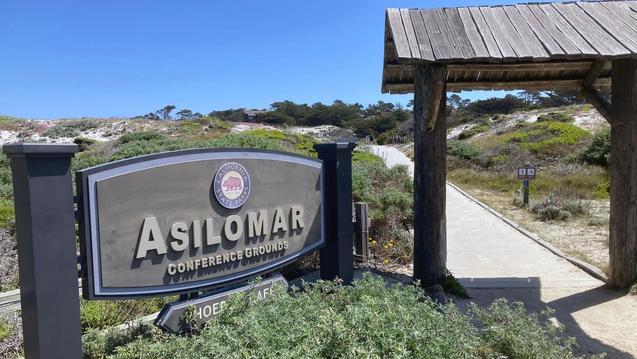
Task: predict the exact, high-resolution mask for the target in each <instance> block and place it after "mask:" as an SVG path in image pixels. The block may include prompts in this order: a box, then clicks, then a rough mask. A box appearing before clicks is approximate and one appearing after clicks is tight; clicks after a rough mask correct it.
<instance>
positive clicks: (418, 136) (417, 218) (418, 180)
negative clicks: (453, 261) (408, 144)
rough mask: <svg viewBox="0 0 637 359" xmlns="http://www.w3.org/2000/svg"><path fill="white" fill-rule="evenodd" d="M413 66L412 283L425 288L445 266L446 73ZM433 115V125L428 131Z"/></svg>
mask: <svg viewBox="0 0 637 359" xmlns="http://www.w3.org/2000/svg"><path fill="white" fill-rule="evenodd" d="M414 67H415V71H414V88H415V92H414V159H415V165H414V280H419V281H420V283H421V285H422V286H423V287H429V286H431V285H434V284H437V283H440V280H441V279H442V278H443V277H444V275H445V271H446V265H447V226H446V214H445V207H446V197H445V196H446V192H445V181H446V177H447V164H446V160H447V126H446V121H445V116H446V110H445V107H446V103H447V96H446V88H445V82H444V79H445V78H446V73H447V70H446V68H445V67H444V66H440V65H434V64H426V63H419V64H416V65H415V66H414ZM441 79H442V80H443V81H441ZM436 83H440V84H441V85H442V88H441V89H439V88H437V85H436ZM433 113H435V114H436V119H435V122H436V125H435V126H434V127H433V128H432V129H431V130H429V129H428V128H427V126H428V125H427V123H428V121H430V118H429V116H431V114H433Z"/></svg>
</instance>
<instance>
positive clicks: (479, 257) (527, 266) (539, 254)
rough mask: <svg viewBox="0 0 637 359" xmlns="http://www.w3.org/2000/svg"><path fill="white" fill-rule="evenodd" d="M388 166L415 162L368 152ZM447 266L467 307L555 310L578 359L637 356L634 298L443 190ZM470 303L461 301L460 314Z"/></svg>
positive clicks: (389, 150) (385, 150) (384, 151)
mask: <svg viewBox="0 0 637 359" xmlns="http://www.w3.org/2000/svg"><path fill="white" fill-rule="evenodd" d="M370 147H371V148H370V152H372V153H375V154H377V155H379V156H380V157H382V158H383V159H384V160H385V163H386V164H387V165H388V166H390V167H391V166H394V165H396V164H404V165H407V166H410V168H411V173H412V174H413V163H412V162H411V160H410V159H409V158H408V157H406V156H405V155H404V154H402V153H400V151H398V150H397V149H395V148H393V147H388V146H370ZM447 246H448V258H447V267H448V268H449V270H451V272H452V273H454V275H455V276H456V277H457V278H458V279H459V280H460V282H461V283H462V284H463V285H464V286H465V287H466V288H467V289H468V291H469V294H470V295H471V296H472V297H473V298H472V299H471V300H470V301H471V302H476V303H478V304H480V305H489V304H490V303H491V302H493V301H494V300H495V299H497V298H501V297H504V298H508V299H509V300H511V301H521V302H523V303H524V304H525V307H526V308H527V310H529V311H533V312H540V311H542V310H543V309H544V308H546V307H550V308H553V309H554V310H555V311H556V313H555V317H556V318H557V320H558V321H559V322H560V323H562V324H563V325H564V326H565V327H566V334H567V335H569V336H574V337H576V338H577V340H578V343H579V344H580V346H581V348H580V351H581V353H583V354H588V353H600V352H606V353H608V357H609V358H635V357H636V356H637V298H636V297H634V296H633V297H631V296H627V295H625V293H623V292H617V291H614V290H610V289H606V288H605V287H604V283H603V282H601V281H599V280H597V279H595V278H593V277H591V276H590V275H588V274H587V273H586V272H584V271H582V270H580V269H579V268H577V267H575V266H574V265H572V264H571V263H569V262H568V261H566V260H564V259H562V258H560V257H558V256H556V255H555V254H553V253H551V252H550V251H549V250H547V249H545V248H544V247H542V246H540V245H539V244H537V243H536V242H534V241H533V240H531V239H530V238H528V237H526V236H524V235H523V234H522V233H520V232H518V231H517V230H515V229H514V228H513V227H511V226H510V225H508V224H507V223H505V222H504V221H502V220H501V219H500V218H498V217H496V216H494V215H493V214H491V213H490V212H488V211H487V210H486V209H484V208H482V207H480V206H479V205H478V204H476V203H475V202H473V201H472V200H470V199H469V198H467V197H466V196H464V195H463V194H461V193H460V192H459V191H457V190H455V189H453V188H452V187H450V186H447ZM470 301H460V302H459V305H460V306H461V307H464V306H466V305H467V304H468V303H469V302H470Z"/></svg>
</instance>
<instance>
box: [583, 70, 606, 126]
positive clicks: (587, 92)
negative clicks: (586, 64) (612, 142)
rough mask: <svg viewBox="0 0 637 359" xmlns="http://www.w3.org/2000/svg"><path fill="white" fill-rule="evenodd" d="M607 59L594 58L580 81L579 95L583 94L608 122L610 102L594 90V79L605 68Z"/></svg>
mask: <svg viewBox="0 0 637 359" xmlns="http://www.w3.org/2000/svg"><path fill="white" fill-rule="evenodd" d="M607 63H608V61H607V60H595V61H594V62H593V64H592V65H591V67H590V69H589V70H588V73H587V74H586V78H584V81H582V88H581V89H580V96H584V97H585V98H586V99H587V100H588V102H590V103H591V105H593V107H595V109H597V112H599V113H600V114H601V115H602V116H603V117H604V118H605V119H606V121H608V122H610V112H611V110H610V104H609V103H608V101H606V100H605V99H604V98H603V97H602V96H601V95H600V94H599V92H598V91H597V90H595V88H594V85H595V81H597V78H598V77H599V75H601V73H602V72H603V71H604V68H606V64H607Z"/></svg>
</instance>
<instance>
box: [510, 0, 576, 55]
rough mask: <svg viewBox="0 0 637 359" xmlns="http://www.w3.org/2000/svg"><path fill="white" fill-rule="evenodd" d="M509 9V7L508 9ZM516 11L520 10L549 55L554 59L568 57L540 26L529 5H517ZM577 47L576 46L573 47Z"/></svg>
mask: <svg viewBox="0 0 637 359" xmlns="http://www.w3.org/2000/svg"><path fill="white" fill-rule="evenodd" d="M508 8H509V7H507V9H508ZM515 9H516V10H518V12H519V14H520V16H521V17H522V19H524V21H525V22H526V24H527V25H528V26H529V29H530V30H531V31H533V33H534V34H535V36H536V37H537V39H538V41H540V43H541V44H542V45H543V46H544V49H545V50H546V51H547V52H548V54H549V55H550V56H551V57H553V58H563V57H566V54H565V52H564V50H563V49H562V48H561V47H560V45H559V44H558V43H557V42H556V41H555V39H553V37H551V34H549V32H548V31H547V30H546V29H545V28H544V27H543V26H542V24H540V22H539V21H538V19H537V18H536V17H535V15H533V13H532V12H531V10H529V7H528V6H527V5H515ZM573 46H575V45H573Z"/></svg>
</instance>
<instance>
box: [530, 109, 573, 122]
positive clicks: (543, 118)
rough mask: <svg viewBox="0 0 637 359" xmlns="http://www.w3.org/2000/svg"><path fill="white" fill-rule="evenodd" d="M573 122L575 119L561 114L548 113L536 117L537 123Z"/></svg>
mask: <svg viewBox="0 0 637 359" xmlns="http://www.w3.org/2000/svg"><path fill="white" fill-rule="evenodd" d="M551 121H554V122H567V123H571V122H575V119H574V118H573V117H571V116H569V115H567V114H564V113H561V112H549V113H545V114H542V115H540V116H538V117H537V122H551Z"/></svg>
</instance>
